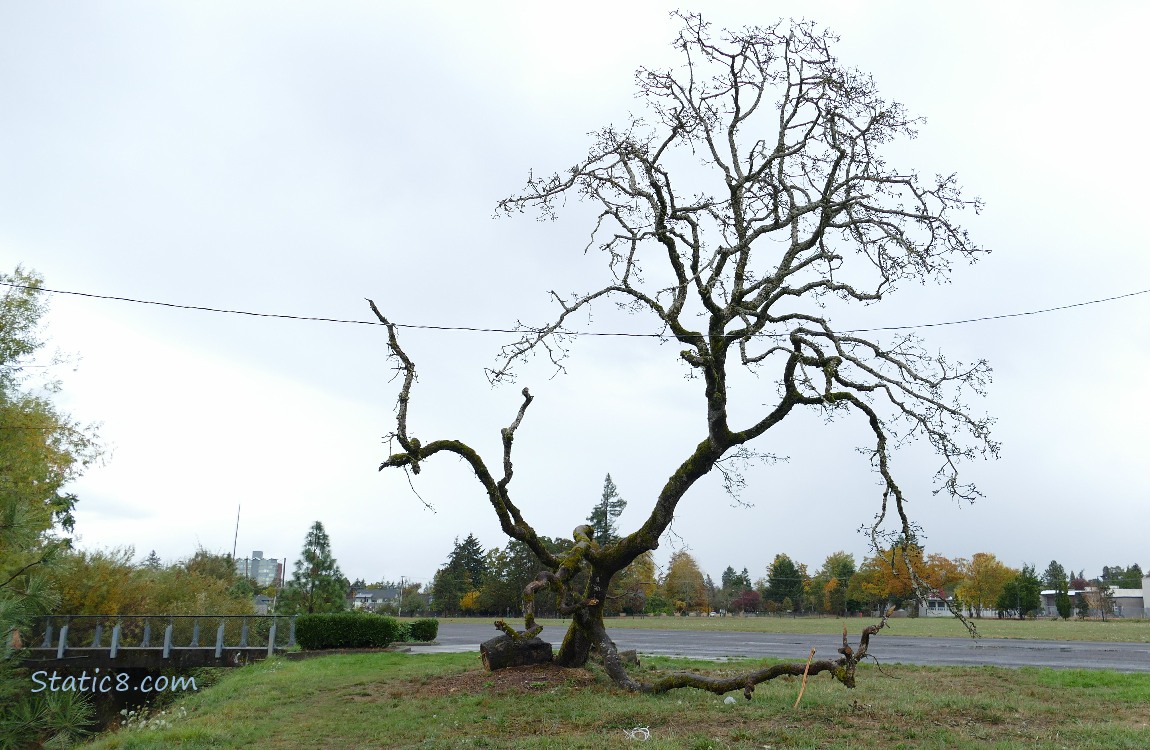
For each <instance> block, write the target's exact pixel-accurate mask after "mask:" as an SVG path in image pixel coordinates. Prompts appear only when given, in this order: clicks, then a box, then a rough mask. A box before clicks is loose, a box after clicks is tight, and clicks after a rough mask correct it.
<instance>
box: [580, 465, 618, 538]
mask: <svg viewBox="0 0 1150 750" xmlns="http://www.w3.org/2000/svg"><path fill="white" fill-rule="evenodd" d="M626 507H627V501H626V500H624V499H623V498H621V497H619V490H618V488H617V487H616V486H615V483H614V482H612V481H611V475H610V474H608V475H607V478H606V479H604V480H603V496H602V497H601V498H599V502H598V503H596V504H595V507H594V509H592V511H591V515H589V516H587V523H589V524H591V526H592V527H593V528H594V529H595V532H594V535H593V537H592V538H593V539H594V540H595V541H596V542H598V543H599V546H600V547H602V546H603V545H605V544H610V543H611V542H613V541H615V540H616V539H618V538H619V534H618V529H617V528H616V526H615V520H616V519H617V518H619V516H620V515H621V514H622V513H623V509H624V508H626Z"/></svg>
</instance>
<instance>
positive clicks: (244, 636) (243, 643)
mask: <svg viewBox="0 0 1150 750" xmlns="http://www.w3.org/2000/svg"><path fill="white" fill-rule="evenodd" d="M247 647H248V618H246V617H245V618H244V626H243V628H242V629H241V630H240V648H247Z"/></svg>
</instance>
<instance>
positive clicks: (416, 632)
mask: <svg viewBox="0 0 1150 750" xmlns="http://www.w3.org/2000/svg"><path fill="white" fill-rule="evenodd" d="M408 627H409V628H410V631H411V640H413V641H434V640H435V636H437V635H438V634H439V620H436V619H435V618H434V617H430V618H428V619H426V620H412V621H411V623H410V624H409V625H408Z"/></svg>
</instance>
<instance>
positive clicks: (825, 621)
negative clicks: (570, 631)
mask: <svg viewBox="0 0 1150 750" xmlns="http://www.w3.org/2000/svg"><path fill="white" fill-rule="evenodd" d="M488 619H490V618H469V619H467V618H444V619H441V620H440V622H477V621H486V620H488ZM512 622H513V624H515V622H514V621H512ZM539 622H540V623H541V624H542V625H544V626H546V627H551V628H557V629H558V628H563V629H565V628H566V627H567V621H565V620H539ZM872 622H874V618H862V617H851V618H846V619H844V618H838V617H609V618H607V627H608V628H609V629H614V628H660V629H673V630H698V631H703V632H706V631H708V630H721V631H741V632H752V633H797V634H823V633H835V634H837V633H842V632H843V626H844V625H845V626H846V627H847V628H848V629H849V630H850V632H851V634H852V635H854V636H857V635H858V633H860V632H861V631H862V629H863V628H864V627H866V626H867V625H869V624H871V623H872ZM971 622H973V623H974V624H975V626H976V627H977V628H978V632H979V634H980V635H981V636H983V637H984V638H1033V639H1037V640H1049V641H1109V642H1119V641H1121V642H1127V643H1150V620H1143V619H1137V620H1134V619H1122V620H1107V621H1106V622H1102V621H1100V620H1055V619H1050V620H1047V619H1042V620H999V619H997V618H994V619H991V618H984V619H981V620H977V619H976V620H971ZM492 632H494V630H492ZM883 632H884V633H890V634H892V635H906V636H927V637H953V638H962V637H965V636H966V635H967V633H966V629H965V628H964V627H963V626H962V623H960V622H959V621H958V620H955V619H954V618H951V617H915V618H894V619H891V620H890V630H889V631H883ZM852 640H854V639H853V638H852Z"/></svg>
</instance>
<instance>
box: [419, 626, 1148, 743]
mask: <svg viewBox="0 0 1150 750" xmlns="http://www.w3.org/2000/svg"><path fill="white" fill-rule="evenodd" d="M488 619H490V618H469V619H465V618H443V619H441V620H440V622H480V621H483V622H486V621H487V620H488ZM873 621H874V620H873V618H862V617H851V618H845V619H844V618H837V617H609V618H607V628H608V629H615V628H659V629H669V630H697V631H701V632H706V631H739V632H750V633H798V634H827V633H831V634H838V633H842V632H843V626H844V625H845V626H846V627H847V628H848V629H849V630H850V632H851V633H852V634H853V635H857V634H858V633H860V632H861V631H862V629H863V628H864V627H866V626H867V625H869V624H871V623H872V622H873ZM539 622H540V623H541V624H542V625H544V626H545V627H552V628H563V629H565V628H566V627H567V621H566V620H539ZM971 622H973V623H974V624H975V626H976V627H977V628H978V633H979V635H981V636H982V637H984V638H1033V639H1037V640H1047V641H1102V642H1126V643H1150V620H1143V619H1137V620H1135V619H1120V620H1107V621H1106V622H1102V621H1101V620H1055V619H1049V620H1047V619H1042V620H999V619H997V618H994V619H991V618H984V619H981V620H971ZM512 623H513V624H518V623H516V622H515V621H512ZM520 627H522V626H521V625H520ZM889 627H890V630H888V631H883V632H884V633H889V634H891V635H905V636H925V637H952V638H962V637H965V636H966V635H967V632H966V629H965V628H964V627H963V626H962V623H960V622H959V621H958V620H955V619H954V618H951V617H915V618H894V619H891V620H890V623H889ZM1147 744H1148V747H1150V743H1147Z"/></svg>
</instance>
